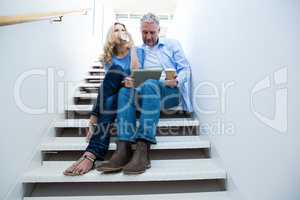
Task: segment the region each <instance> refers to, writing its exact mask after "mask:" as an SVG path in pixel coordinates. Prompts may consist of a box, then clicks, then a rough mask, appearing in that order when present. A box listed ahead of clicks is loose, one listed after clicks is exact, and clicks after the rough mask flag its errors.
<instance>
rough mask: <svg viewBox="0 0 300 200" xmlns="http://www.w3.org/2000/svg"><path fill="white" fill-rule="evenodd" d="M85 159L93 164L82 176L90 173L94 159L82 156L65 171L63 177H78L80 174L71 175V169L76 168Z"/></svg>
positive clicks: (93, 166)
mask: <svg viewBox="0 0 300 200" xmlns="http://www.w3.org/2000/svg"><path fill="white" fill-rule="evenodd" d="M85 159H88V160H89V161H91V162H92V163H93V165H92V167H91V169H89V170H88V171H86V172H85V173H84V174H86V173H88V172H89V171H91V170H92V169H94V168H95V159H93V158H91V157H89V156H88V155H83V156H81V157H80V158H79V159H78V160H77V161H76V162H75V163H74V164H72V165H71V166H70V167H69V168H68V169H66V170H65V171H64V172H63V174H64V175H65V176H79V175H80V174H75V173H73V169H74V168H75V167H77V166H78V165H79V164H80V163H81V162H82V161H84V160H85Z"/></svg>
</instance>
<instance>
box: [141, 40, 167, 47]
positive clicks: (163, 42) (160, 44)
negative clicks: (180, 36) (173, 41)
mask: <svg viewBox="0 0 300 200" xmlns="http://www.w3.org/2000/svg"><path fill="white" fill-rule="evenodd" d="M165 44H166V41H165V40H164V38H159V39H158V43H157V44H156V45H157V46H158V47H160V46H164V45H165ZM156 45H155V46H156ZM146 46H147V45H145V44H143V45H142V47H146Z"/></svg>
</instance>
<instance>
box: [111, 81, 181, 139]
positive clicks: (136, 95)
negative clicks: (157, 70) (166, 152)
mask: <svg viewBox="0 0 300 200" xmlns="http://www.w3.org/2000/svg"><path fill="white" fill-rule="evenodd" d="M179 95H180V94H179V90H178V88H170V87H165V86H164V85H163V83H162V82H160V81H158V80H152V79H150V80H147V81H145V83H144V84H143V85H141V86H140V87H138V88H136V89H128V88H122V89H121V90H120V91H119V96H118V113H117V130H118V140H121V141H127V142H132V143H135V142H136V141H137V140H146V141H147V142H149V143H152V144H156V139H155V136H156V127H157V123H158V121H159V117H160V110H164V109H169V108H172V107H175V106H178V104H179ZM137 108H138V109H139V110H140V112H141V115H140V119H139V126H138V127H136V110H137Z"/></svg>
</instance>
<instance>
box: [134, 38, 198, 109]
mask: <svg viewBox="0 0 300 200" xmlns="http://www.w3.org/2000/svg"><path fill="white" fill-rule="evenodd" d="M145 49H146V45H145V44H144V45H142V47H141V49H137V53H138V57H139V60H140V62H141V65H142V66H144V61H145ZM155 51H156V55H157V57H158V59H159V62H160V64H161V66H162V67H163V68H164V69H170V68H172V69H175V70H176V73H177V80H178V88H179V91H180V93H181V104H182V108H183V110H185V111H188V112H192V111H193V105H192V94H191V93H192V88H191V67H190V64H189V62H188V61H187V59H186V57H185V55H184V52H183V50H182V47H181V45H180V43H179V42H178V41H177V40H173V39H166V38H160V39H159V41H158V44H157V48H155Z"/></svg>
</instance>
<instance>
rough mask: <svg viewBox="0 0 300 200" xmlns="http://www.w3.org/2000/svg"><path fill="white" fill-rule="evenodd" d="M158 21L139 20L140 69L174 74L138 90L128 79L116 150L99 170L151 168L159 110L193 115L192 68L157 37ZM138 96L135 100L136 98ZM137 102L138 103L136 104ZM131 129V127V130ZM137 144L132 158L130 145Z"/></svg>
mask: <svg viewBox="0 0 300 200" xmlns="http://www.w3.org/2000/svg"><path fill="white" fill-rule="evenodd" d="M159 32H160V25H159V19H158V17H157V16H155V15H154V14H152V13H148V14H146V15H144V16H143V17H142V19H141V33H142V39H143V42H144V44H143V45H142V47H141V49H142V51H141V52H140V54H141V55H139V57H140V58H141V63H142V66H143V68H145V69H149V68H153V67H155V68H157V67H160V68H161V69H163V70H164V72H167V71H173V72H176V75H173V76H172V77H169V76H166V73H163V74H162V77H161V79H160V80H153V79H149V80H147V81H145V82H144V84H143V85H141V86H139V87H138V88H134V87H133V80H132V79H130V78H128V79H127V80H126V81H125V87H124V88H122V89H121V90H120V91H119V96H118V109H119V112H118V114H117V130H118V137H117V139H118V141H117V150H116V151H115V152H114V154H113V156H112V157H111V159H110V160H109V162H108V163H105V164H103V165H102V166H101V167H100V168H98V170H101V171H104V172H114V171H120V170H123V172H124V173H125V174H139V173H143V172H145V170H146V169H148V168H150V167H151V164H150V157H149V153H150V145H151V144H156V138H155V136H156V127H157V124H158V121H159V117H160V111H161V110H165V109H169V108H172V107H175V106H178V105H181V106H182V108H183V110H185V111H187V112H192V111H193V108H192V103H191V69H190V65H189V63H188V61H187V59H186V57H185V55H184V53H183V50H182V48H181V46H180V44H179V42H178V41H176V40H171V39H166V38H159ZM137 97H138V98H137ZM135 99H138V102H136V101H135ZM136 107H139V108H140V110H141V115H140V118H139V126H138V127H137V128H136ZM132 127H134V128H132ZM132 143H134V144H136V150H135V152H134V154H133V155H132V152H131V144H132Z"/></svg>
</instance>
